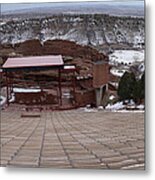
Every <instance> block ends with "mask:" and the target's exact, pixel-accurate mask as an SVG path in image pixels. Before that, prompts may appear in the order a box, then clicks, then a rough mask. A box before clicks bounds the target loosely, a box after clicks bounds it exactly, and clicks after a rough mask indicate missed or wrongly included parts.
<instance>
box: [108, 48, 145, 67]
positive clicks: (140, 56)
mask: <svg viewBox="0 0 155 180" xmlns="http://www.w3.org/2000/svg"><path fill="white" fill-rule="evenodd" d="M109 60H110V62H111V63H123V64H127V65H131V64H132V63H134V62H142V61H144V50H142V51H136V50H115V51H114V52H113V53H112V54H110V55H109Z"/></svg>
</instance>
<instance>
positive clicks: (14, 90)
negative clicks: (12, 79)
mask: <svg viewBox="0 0 155 180" xmlns="http://www.w3.org/2000/svg"><path fill="white" fill-rule="evenodd" d="M13 92H16V93H18V92H19V93H20V92H23V93H28V92H41V89H30V88H29V89H28V88H13Z"/></svg>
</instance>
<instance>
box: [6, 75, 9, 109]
mask: <svg viewBox="0 0 155 180" xmlns="http://www.w3.org/2000/svg"><path fill="white" fill-rule="evenodd" d="M5 76H6V102H7V105H8V106H9V82H8V72H7V71H6V72H5Z"/></svg>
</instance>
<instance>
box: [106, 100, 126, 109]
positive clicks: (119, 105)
mask: <svg viewBox="0 0 155 180" xmlns="http://www.w3.org/2000/svg"><path fill="white" fill-rule="evenodd" d="M123 108H125V105H123V102H122V101H121V102H117V103H115V104H112V105H111V104H108V105H107V106H106V107H105V109H106V110H111V111H116V110H119V109H123Z"/></svg>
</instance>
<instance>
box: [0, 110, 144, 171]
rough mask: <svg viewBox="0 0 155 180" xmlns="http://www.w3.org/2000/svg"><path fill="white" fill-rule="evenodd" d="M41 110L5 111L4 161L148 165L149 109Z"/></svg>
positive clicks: (54, 164) (113, 166)
mask: <svg viewBox="0 0 155 180" xmlns="http://www.w3.org/2000/svg"><path fill="white" fill-rule="evenodd" d="M38 113H39V114H40V117H21V114H22V112H21V111H17V110H13V109H11V107H9V108H8V109H7V110H5V111H2V113H1V164H2V166H21V167H57V168H100V169H144V166H145V165H144V113H110V112H103V111H99V112H96V113H92V112H91V113H88V112H84V111H83V110H70V111H55V112H41V113H40V112H38ZM31 114H33V113H31Z"/></svg>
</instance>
